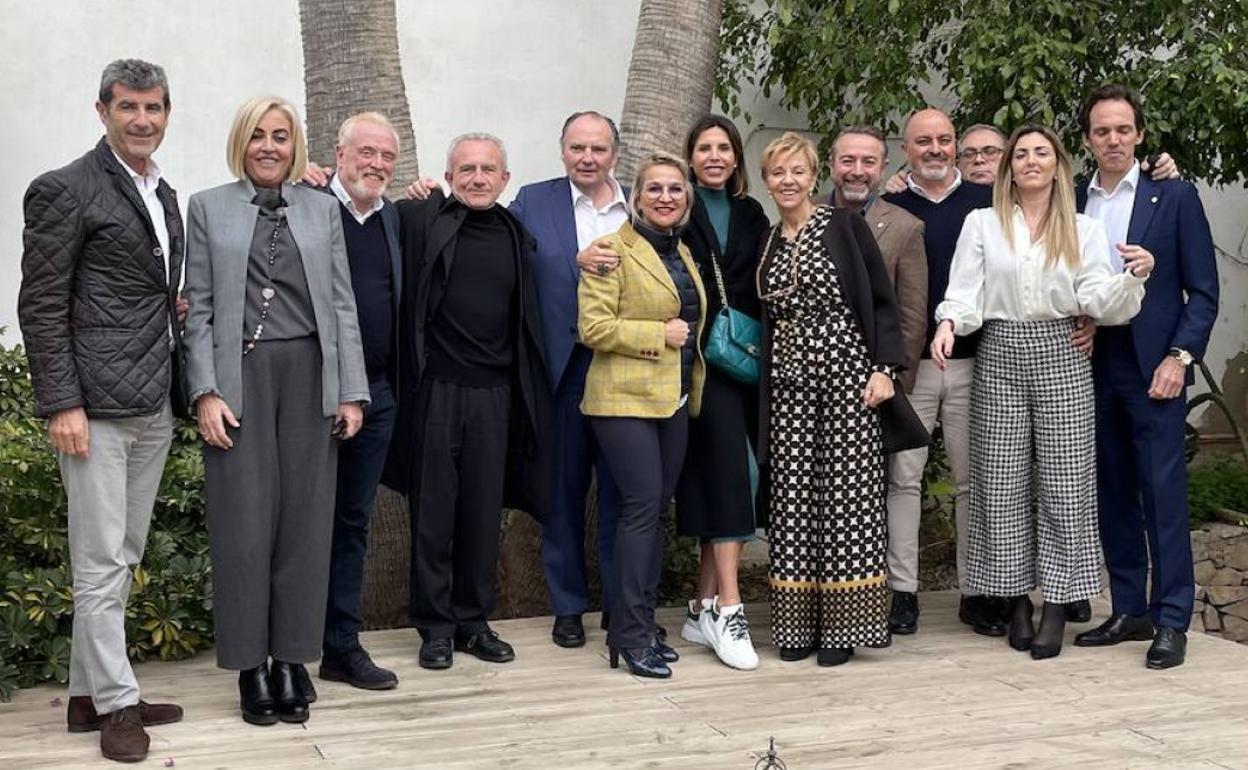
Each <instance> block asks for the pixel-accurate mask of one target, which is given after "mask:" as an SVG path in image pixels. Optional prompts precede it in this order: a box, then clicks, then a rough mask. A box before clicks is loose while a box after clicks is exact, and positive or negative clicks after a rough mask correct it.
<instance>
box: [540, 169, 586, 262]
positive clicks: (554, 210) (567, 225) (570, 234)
mask: <svg viewBox="0 0 1248 770" xmlns="http://www.w3.org/2000/svg"><path fill="white" fill-rule="evenodd" d="M552 194H553V195H554V196H555V200H553V201H551V203H552V205H550V206H547V207H546V208H547V209H549V211H550V216H551V219H553V220H554V226H555V232H556V233H557V234H558V235H559V242H560V243H561V244H563V249H562V251H563V253H564V254H566V255H567V266H568V270H570V271H571V272H572V278H573V280H580V277H581V272H580V270H578V269H577V267H576V253H577V252H578V251H580V250H581V249H580V244H579V242H578V241H577V238H576V213H575V212H574V211H573V210H572V180H570V179H568V178H567V177H564V178H563V179H561V180H559V182H558V183H556V184H555V185H554V186H553V188H552Z"/></svg>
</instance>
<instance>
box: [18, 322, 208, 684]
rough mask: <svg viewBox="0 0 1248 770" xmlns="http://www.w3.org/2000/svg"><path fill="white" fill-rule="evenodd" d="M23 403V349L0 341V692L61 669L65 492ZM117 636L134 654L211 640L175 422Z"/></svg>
mask: <svg viewBox="0 0 1248 770" xmlns="http://www.w3.org/2000/svg"><path fill="white" fill-rule="evenodd" d="M2 332H3V330H2V329H0V333H2ZM33 403H34V399H33V395H32V393H31V386H30V378H29V376H28V374H27V367H26V355H25V353H24V352H23V350H22V348H21V347H20V346H17V347H12V348H7V347H4V346H3V345H0V700H8V698H9V696H10V695H11V693H12V692H13V690H14V689H16V688H19V687H30V686H33V685H35V684H39V683H41V682H65V681H67V680H68V678H69V642H70V635H71V630H72V627H73V609H74V606H73V578H72V576H71V573H70V565H69V542H68V535H67V529H66V498H65V492H64V490H63V489H62V488H61V477H60V472H59V469H58V467H57V461H56V456H55V455H54V454H53V452H52V447H51V445H50V444H49V443H48V439H47V428H46V425H45V423H44V421H42V420H39V419H36V418H35V417H34V416H33V413H32V410H31V406H32V404H33ZM126 639H127V651H128V652H129V654H130V657H131V658H132V659H134V660H144V659H146V658H150V657H159V658H161V659H164V660H174V659H178V658H184V657H187V656H190V655H194V654H195V653H196V652H198V651H199V650H200V649H202V648H204V647H205V646H207V645H209V644H210V643H211V641H212V598H211V586H210V581H209V563H208V539H207V535H206V533H205V531H204V513H203V464H202V462H201V459H200V452H199V448H198V446H197V445H196V436H195V430H194V428H193V427H191V426H189V425H187V424H184V423H180V424H178V425H177V427H176V428H175V435H174V442H173V448H172V449H171V450H170V452H169V459H168V461H167V462H166V464H165V474H164V478H163V479H162V480H161V486H160V492H159V495H158V497H157V501H156V507H155V510H154V512H153V515H152V526H151V534H150V537H149V539H148V544H147V550H146V553H145V555H144V558H143V564H142V565H141V566H139V567H137V568H136V569H135V571H134V584H133V587H132V589H131V594H130V601H129V603H128V604H127V607H126Z"/></svg>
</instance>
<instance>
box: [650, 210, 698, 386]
mask: <svg viewBox="0 0 1248 770" xmlns="http://www.w3.org/2000/svg"><path fill="white" fill-rule="evenodd" d="M634 229H636V230H637V232H639V233H641V236H642V237H643V238H645V239H646V241H647V242H649V244H650V245H651V246H653V247H654V250H655V251H656V252H657V253H658V255H659V259H661V260H663V266H664V267H666V268H667V274H668V275H669V276H671V278H672V283H674V284H676V292H677V293H678V294H679V295H680V320H682V321H684V322H685V323H687V324H689V338H688V339H686V340H685V344H684V346H683V347H681V349H680V394H681V395H682V396H683V395H687V394H688V393H689V388H690V386H691V384H692V382H693V358H694V355H695V352H694V348H693V346H694V344H695V343H696V342H697V339H698V311H699V310H700V308H699V307H698V287H697V285H696V284H694V282H693V278H692V277H691V276H690V275H689V270H688V269H687V268H686V267H685V263H684V262H683V261H682V260H681V258H680V252H679V251H678V249H677V246H678V244H679V243H680V233H679V232H676V231H673V232H672V233H670V234H664V233H660V232H658V231H657V230H654V229H652V228H650V227H648V226H646V225H645V224H643V223H641V222H636V223H635V224H634Z"/></svg>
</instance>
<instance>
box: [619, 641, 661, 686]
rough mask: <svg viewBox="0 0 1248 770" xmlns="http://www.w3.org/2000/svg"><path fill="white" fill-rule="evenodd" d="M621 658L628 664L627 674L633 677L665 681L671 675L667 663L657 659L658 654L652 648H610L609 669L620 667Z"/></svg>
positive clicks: (659, 658)
mask: <svg viewBox="0 0 1248 770" xmlns="http://www.w3.org/2000/svg"><path fill="white" fill-rule="evenodd" d="M621 657H623V658H624V662H625V663H626V664H628V670H629V673H631V674H633V675H634V676H648V677H651V678H653V679H667V678H668V677H670V676H671V675H672V670H671V669H670V668H668V667H667V663H665V662H664V661H663V658H661V657H659V654H658V653H657V652H655V650H654V648H653V647H643V648H641V649H640V650H625V649H621V648H619V647H612V648H611V668H619V667H620V658H621Z"/></svg>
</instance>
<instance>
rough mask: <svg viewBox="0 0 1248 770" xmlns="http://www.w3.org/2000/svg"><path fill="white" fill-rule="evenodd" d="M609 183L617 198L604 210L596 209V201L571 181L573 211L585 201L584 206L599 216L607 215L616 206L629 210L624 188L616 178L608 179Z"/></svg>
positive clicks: (569, 184)
mask: <svg viewBox="0 0 1248 770" xmlns="http://www.w3.org/2000/svg"><path fill="white" fill-rule="evenodd" d="M607 182H609V183H610V184H611V188H612V189H613V190H615V197H614V198H612V199H611V201H610V202H609V203H607V205H605V206H603V207H602V208H594V199H593V198H591V197H589V196H588V195H586V194H585V193H583V192H581V188H579V187H577V186H576V185H575V184H573V183H572V182H571V181H569V182H568V186H569V187H571V188H572V209H573V210H574V211H575V210H576V207H577V206H580V205H582V204H581V201H584V202H585V203H584V205H586V206H588V207H589V208H590V209H591V210H592V211H594V212H595V213H597V214H605V213H607V212H608V211H610V210H611V209H613V208H615V207H616V206H621V207H623V208H624V209H625V210H627V209H628V203H627V201H625V200H624V188H623V187H621V186H620V183H619V182H617V181H616V180H615V178H614V177H610V176H609V177H607Z"/></svg>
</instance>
